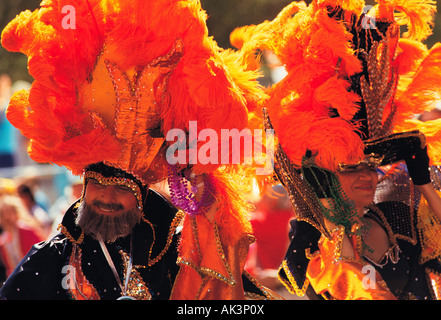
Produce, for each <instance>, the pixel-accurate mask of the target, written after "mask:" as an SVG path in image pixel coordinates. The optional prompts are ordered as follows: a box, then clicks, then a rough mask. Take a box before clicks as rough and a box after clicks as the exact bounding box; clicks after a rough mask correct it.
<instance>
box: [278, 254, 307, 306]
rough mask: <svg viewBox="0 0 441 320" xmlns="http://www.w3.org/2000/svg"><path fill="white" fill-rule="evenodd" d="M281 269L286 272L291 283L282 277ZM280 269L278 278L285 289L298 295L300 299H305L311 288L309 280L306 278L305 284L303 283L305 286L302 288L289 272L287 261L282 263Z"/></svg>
mask: <svg viewBox="0 0 441 320" xmlns="http://www.w3.org/2000/svg"><path fill="white" fill-rule="evenodd" d="M280 269H283V271H285V274H286V276H287V277H288V280H289V281H286V279H284V278H282V277H281V276H280ZM280 269H279V273H278V278H279V280H280V282H282V284H283V285H284V286H285V288H286V289H287V290H288V291H289V292H290V293H292V294H296V295H298V296H299V297H303V296H304V295H305V292H306V289H308V286H309V280H308V279H307V278H305V282H304V283H303V286H302V287H301V288H300V287H299V285H298V284H297V281H296V279H295V278H294V276H293V275H292V273H291V271H290V270H289V267H288V264H287V262H286V260H283V261H282V266H281V267H280Z"/></svg>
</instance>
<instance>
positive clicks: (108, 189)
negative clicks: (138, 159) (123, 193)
mask: <svg viewBox="0 0 441 320" xmlns="http://www.w3.org/2000/svg"><path fill="white" fill-rule="evenodd" d="M101 191H102V192H101V199H102V200H103V201H105V202H106V203H113V202H115V200H116V199H117V194H116V188H115V186H113V185H109V186H104V188H103V189H102V190H101Z"/></svg>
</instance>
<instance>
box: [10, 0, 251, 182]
mask: <svg viewBox="0 0 441 320" xmlns="http://www.w3.org/2000/svg"><path fill="white" fill-rule="evenodd" d="M66 7H68V8H70V11H69V10H64V9H65V8H66ZM205 20H206V14H205V12H204V11H203V10H202V9H201V6H200V3H199V1H194V0H186V1H182V0H181V1H179V0H172V1H165V0H155V1H153V0H147V1H141V0H140V1H125V0H124V1H123V0H74V1H69V2H67V1H63V0H45V1H43V2H42V4H41V8H40V9H38V10H35V11H34V12H29V11H24V12H22V13H21V14H20V15H18V16H17V17H16V18H15V19H14V20H13V21H12V22H11V23H9V24H8V26H7V27H6V28H5V29H4V30H3V33H2V45H3V46H4V47H5V48H6V49H7V50H10V51H18V52H22V53H24V54H26V55H27V56H28V57H29V63H28V66H29V73H30V74H31V75H32V76H33V77H34V79H35V81H34V82H33V84H32V87H31V89H30V91H29V92H28V91H24V90H23V91H20V92H17V93H15V94H14V95H13V97H12V99H11V102H10V105H9V107H8V110H7V117H8V119H9V121H10V122H11V123H12V124H13V125H14V126H15V127H17V128H18V129H20V130H21V132H22V133H23V134H24V135H25V136H27V137H28V138H30V142H31V143H30V147H29V150H28V152H29V154H30V156H31V158H33V159H34V160H35V161H38V162H50V163H55V164H58V165H61V166H66V167H67V168H68V169H70V170H71V171H72V172H73V173H74V174H82V173H83V170H84V168H85V167H86V166H88V165H90V164H93V163H100V162H103V163H105V164H106V165H109V166H112V167H115V168H118V169H121V170H123V171H126V172H128V173H130V174H131V175H133V176H134V177H136V179H138V180H139V181H141V182H142V183H143V184H144V185H148V184H151V183H155V182H157V181H160V180H162V179H164V178H166V176H167V174H168V172H167V161H166V150H167V148H168V143H169V142H167V141H165V136H166V133H167V132H168V131H169V130H170V129H175V128H178V129H181V130H183V131H186V132H187V131H188V127H189V122H190V121H197V124H198V130H203V129H204V128H210V129H213V130H216V131H218V132H220V130H221V129H231V128H237V129H239V130H240V129H242V128H244V127H245V125H246V123H247V108H248V107H249V106H251V105H252V103H253V99H254V98H250V99H247V98H245V96H247V95H249V97H254V94H256V95H258V86H257V82H256V81H255V78H256V75H255V74H254V73H252V72H245V71H244V70H243V68H242V67H241V66H239V65H238V64H237V63H235V57H234V56H233V52H229V51H224V50H221V49H220V48H219V47H218V46H217V44H216V42H215V41H214V40H213V39H212V38H211V37H209V36H208V30H207V27H206V24H205ZM217 167H218V166H216V165H202V164H196V165H195V166H194V171H196V172H197V173H202V172H210V171H212V170H214V169H216V168H217Z"/></svg>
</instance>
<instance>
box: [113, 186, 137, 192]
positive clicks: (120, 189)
mask: <svg viewBox="0 0 441 320" xmlns="http://www.w3.org/2000/svg"><path fill="white" fill-rule="evenodd" d="M116 188H117V190H118V191H120V192H124V193H127V192H133V190H132V189H130V188H129V187H127V186H117V187H116Z"/></svg>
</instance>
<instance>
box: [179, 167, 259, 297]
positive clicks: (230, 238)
mask: <svg viewBox="0 0 441 320" xmlns="http://www.w3.org/2000/svg"><path fill="white" fill-rule="evenodd" d="M213 190H215V195H216V196H215V197H216V202H215V204H214V205H216V206H217V211H216V213H215V216H214V218H213V221H210V220H209V219H208V218H207V217H206V216H205V215H197V216H195V217H191V216H186V218H185V221H184V225H183V230H182V240H181V245H180V247H179V258H178V264H180V265H181V270H180V272H179V274H178V276H177V278H176V281H175V284H174V288H173V292H172V295H171V297H170V299H174V300H186V299H191V300H193V299H198V300H199V299H229V300H230V299H234V300H238V299H244V298H245V295H244V288H243V284H242V273H243V271H244V265H245V261H246V258H247V254H248V247H249V244H250V236H249V235H250V234H251V224H250V222H249V221H248V220H247V219H246V216H247V214H246V208H247V206H246V205H245V204H244V203H243V200H242V199H241V198H240V196H239V195H238V194H237V191H235V189H233V188H232V186H231V183H230V182H229V181H228V179H227V178H225V177H223V176H221V175H219V176H217V177H214V178H213ZM227 199H229V201H226V200H227Z"/></svg>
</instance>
